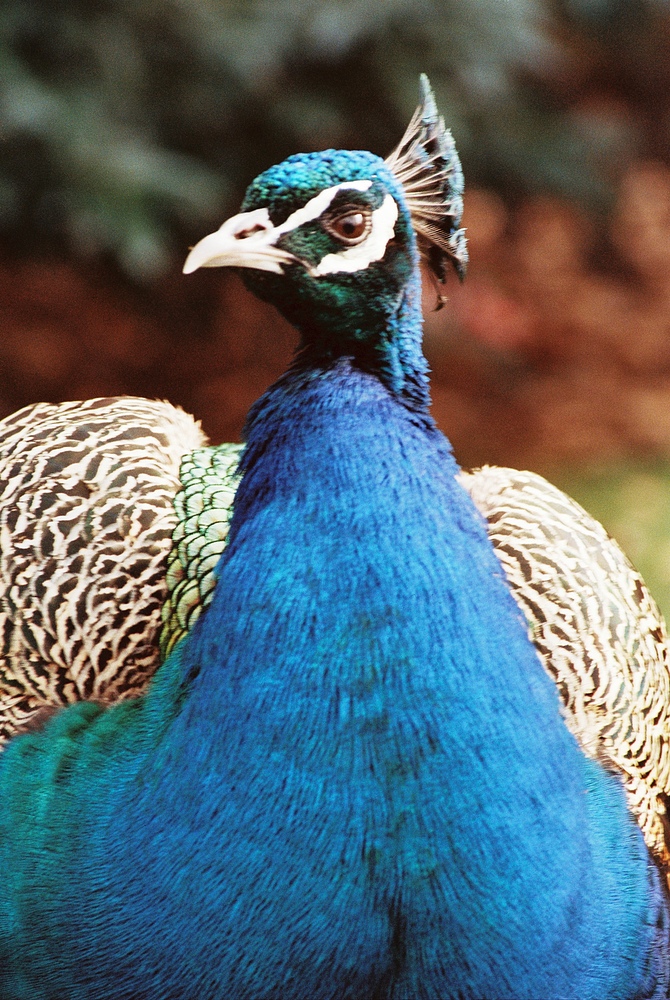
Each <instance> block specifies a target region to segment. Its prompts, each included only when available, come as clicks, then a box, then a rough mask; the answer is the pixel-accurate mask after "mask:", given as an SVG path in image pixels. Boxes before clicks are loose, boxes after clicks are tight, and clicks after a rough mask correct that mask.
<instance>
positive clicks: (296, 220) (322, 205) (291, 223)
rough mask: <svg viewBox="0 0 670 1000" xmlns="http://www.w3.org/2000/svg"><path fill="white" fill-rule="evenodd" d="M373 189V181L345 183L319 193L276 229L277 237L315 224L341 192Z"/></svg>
mask: <svg viewBox="0 0 670 1000" xmlns="http://www.w3.org/2000/svg"><path fill="white" fill-rule="evenodd" d="M371 187H372V181H344V182H343V183H342V184H335V185H334V186H333V187H329V188H325V190H323V191H319V193H318V194H317V195H315V196H314V197H313V198H310V200H309V201H308V202H307V204H306V205H303V206H302V208H298V209H296V211H295V212H293V213H292V215H289V217H288V219H287V220H286V222H282V224H281V225H280V226H277V228H276V229H275V234H276V236H281V235H282V234H283V233H290V232H291V231H292V230H293V229H297V228H298V226H304V225H305V224H306V223H307V222H313V221H314V219H318V218H319V216H320V215H323V213H324V212H325V211H326V209H327V208H330V203H331V201H332V200H333V198H334V197H335V195H336V194H339V193H340V191H367V190H368V189H369V188H371Z"/></svg>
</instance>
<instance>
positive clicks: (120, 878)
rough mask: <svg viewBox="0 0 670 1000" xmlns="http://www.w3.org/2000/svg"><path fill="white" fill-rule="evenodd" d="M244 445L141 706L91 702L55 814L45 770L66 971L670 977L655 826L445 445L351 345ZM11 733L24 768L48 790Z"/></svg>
mask: <svg viewBox="0 0 670 1000" xmlns="http://www.w3.org/2000/svg"><path fill="white" fill-rule="evenodd" d="M243 467H244V470H245V474H244V478H243V481H242V484H241V486H240V490H239V494H238V499H237V501H236V509H235V516H234V519H233V526H232V530H231V540H230V546H229V548H228V550H227V551H226V553H225V554H224V556H223V558H222V560H221V564H220V568H219V583H218V586H217V590H216V594H215V597H214V601H213V603H212V605H211V607H210V609H209V611H208V612H207V614H206V615H204V616H203V618H202V619H201V620H200V622H199V623H198V625H197V626H196V628H195V630H194V632H193V633H192V634H191V636H190V637H189V639H187V640H186V642H185V643H184V644H183V645H182V647H181V649H180V650H178V652H177V654H176V655H174V656H173V657H172V658H171V659H170V660H169V661H168V663H167V664H166V665H165V667H164V668H163V669H162V671H161V673H160V675H159V678H158V680H157V682H156V684H155V685H154V687H153V688H152V691H151V693H150V695H149V696H148V697H147V698H146V699H144V700H143V701H141V702H140V703H138V705H137V707H136V708H135V709H131V708H130V707H126V708H124V707H123V706H121V707H120V708H119V709H118V710H114V711H111V712H107V713H104V715H103V716H102V717H101V721H100V723H99V724H98V725H97V727H96V726H93V727H91V732H90V740H89V743H88V744H85V743H84V738H83V737H82V736H81V733H80V731H79V730H77V729H76V727H74V726H73V732H75V730H76V740H77V741H78V753H79V754H80V758H81V756H82V755H83V758H84V759H83V760H82V763H81V765H80V766H79V767H80V772H81V776H80V779H79V780H80V782H81V788H80V791H82V794H81V795H80V796H79V797H77V796H76V795H74V796H73V801H74V802H75V803H76V809H73V810H72V813H73V816H72V819H71V820H70V821H69V822H70V824H71V826H68V827H66V829H65V831H64V832H63V831H62V829H61V826H59V823H60V824H61V825H62V823H63V820H62V818H61V816H62V814H63V812H64V810H65V808H66V807H65V806H64V804H63V801H64V800H63V794H64V793H63V784H64V783H65V782H67V781H68V780H70V781H71V782H74V781H75V780H76V779H74V778H71V777H70V778H68V774H71V773H72V764H71V763H69V764H68V768H69V769H70V770H69V771H68V769H67V768H66V769H65V771H63V768H62V767H61V768H60V769H56V770H57V773H58V782H59V788H58V792H59V796H60V797H58V796H56V794H55V793H54V805H53V809H52V813H53V817H55V818H53V819H52V822H51V823H47V824H45V825H46V833H45V844H46V846H45V848H44V850H43V852H42V854H39V853H38V854H36V852H35V851H34V850H33V851H31V852H28V859H27V862H26V866H27V867H26V870H27V871H28V872H29V873H31V874H30V876H29V877H30V878H32V879H33V880H34V882H35V889H34V898H35V900H36V901H37V902H36V904H35V905H36V907H38V908H40V907H41V908H42V910H45V909H48V907H50V906H55V905H60V906H62V907H64V908H65V907H66V904H69V905H68V908H67V913H68V920H67V921H66V922H65V924H64V925H63V929H62V932H61V933H60V936H59V933H58V921H57V920H56V919H55V917H54V915H53V914H51V915H50V917H49V923H48V926H49V928H50V934H51V935H52V938H50V940H53V942H54V944H53V954H48V955H47V958H48V963H49V974H50V975H51V976H52V977H54V976H55V977H56V979H54V980H53V981H54V982H57V983H59V984H62V985H63V986H64V988H63V990H62V995H68V996H70V997H79V996H80V995H81V996H85V995H86V994H85V992H82V993H81V994H80V993H75V992H74V991H73V989H72V987H71V984H70V980H68V979H66V978H65V973H64V972H62V968H63V963H65V962H68V961H69V962H70V964H69V965H67V974H68V975H69V976H70V977H75V976H78V977H80V978H81V980H82V981H84V980H85V977H86V976H89V977H95V979H94V980H93V978H91V979H89V980H87V981H95V982H96V983H101V982H102V983H104V984H107V983H119V984H121V985H119V986H118V987H116V986H115V987H114V989H117V990H118V992H113V991H111V988H110V992H109V993H104V992H101V993H100V995H105V996H114V997H116V996H119V997H120V996H130V995H142V996H146V997H150V998H151V1000H154V998H156V1000H158V998H162V997H165V996H173V995H174V996H180V997H184V998H186V997H191V996H194V997H195V996H204V995H207V996H212V997H216V998H223V997H229V996H230V997H233V996H235V997H236V996H250V997H261V996H263V997H266V996H267V997H281V998H282V1000H300V998H303V997H305V996H309V997H311V998H314V1000H327V998H332V997H338V998H343V1000H347V998H348V1000H355V998H360V997H362V996H371V997H378V998H397V1000H399V998H401V997H427V998H428V997H431V998H440V1000H448V998H454V1000H455V998H462V997H467V998H471V1000H474V998H481V997H486V998H489V1000H497V998H509V997H515V998H519V1000H520V998H528V1000H536V998H538V997H546V998H560V997H579V998H580V1000H588V998H593V1000H596V998H601V1000H602V998H603V997H607V998H608V1000H623V998H629V1000H630V998H632V997H637V998H642V997H651V996H657V995H658V996H661V995H664V994H663V993H656V992H654V990H655V989H656V987H657V986H658V989H659V990H665V989H666V987H667V983H666V984H665V985H663V984H664V982H665V981H664V980H663V979H662V976H661V977H660V978H659V979H658V982H656V981H654V980H653V976H654V975H656V974H657V973H658V968H657V966H655V965H654V961H655V954H656V953H655V950H654V949H655V947H656V946H657V944H658V953H659V955H660V956H661V958H663V957H664V956H665V955H666V954H667V940H665V938H667V931H666V930H665V929H664V928H661V930H660V931H659V930H658V928H657V927H656V926H655V925H654V921H655V920H656V919H657V917H658V918H665V915H666V911H665V909H664V904H661V895H660V891H659V889H658V880H657V879H656V882H654V879H655V876H654V874H653V871H651V872H650V868H649V861H648V858H647V855H646V851H645V849H644V845H643V843H642V838H641V836H640V833H639V830H638V829H637V827H636V826H635V824H634V823H633V822H632V821H631V819H630V817H629V816H628V813H627V810H626V806H625V802H624V799H623V794H622V792H621V789H620V787H619V783H618V782H617V780H616V779H614V778H612V777H611V776H609V775H607V774H606V773H605V772H604V771H603V770H602V769H601V768H600V767H598V766H597V765H595V764H590V763H587V762H586V761H585V759H584V757H583V755H582V754H581V752H580V751H579V750H578V748H577V746H576V744H575V742H574V740H573V739H572V737H571V736H570V735H569V734H568V732H567V730H566V728H565V726H564V724H563V722H562V720H561V718H560V715H559V711H558V703H557V696H556V691H555V689H554V686H553V684H552V682H551V681H550V680H549V679H548V678H547V677H546V675H545V674H544V672H543V670H542V668H541V666H540V664H539V661H538V660H537V657H536V655H535V653H534V650H533V648H532V647H531V645H530V644H529V642H528V640H527V637H526V633H525V626H524V625H523V623H522V622H521V621H520V617H519V613H518V610H517V608H516V606H515V605H514V603H513V601H512V599H511V597H510V595H509V593H508V590H507V587H506V585H505V584H504V583H503V581H502V579H501V576H502V574H501V571H500V567H499V565H498V563H497V561H496V559H495V556H494V554H493V552H492V550H491V548H490V545H489V543H488V540H487V537H486V532H485V529H484V526H483V524H482V522H481V519H480V518H479V516H478V515H477V514H476V512H475V511H474V509H473V507H472V505H471V503H470V501H469V499H468V497H467V496H466V494H465V493H464V491H463V490H462V489H461V488H460V487H459V486H458V484H457V482H456V481H455V478H454V475H455V472H456V465H455V462H454V461H453V458H452V456H451V454H450V450H449V447H448V444H447V442H446V441H445V439H444V438H443V437H442V436H441V435H440V434H439V432H437V431H436V430H435V429H434V427H433V426H432V425H431V424H430V422H429V421H428V420H427V419H425V418H424V417H423V416H421V418H420V419H417V415H416V412H415V410H414V409H413V408H411V407H408V406H407V405H405V404H404V402H403V401H401V400H399V399H398V397H397V396H396V394H395V393H394V392H393V391H390V390H389V389H388V388H387V387H386V386H385V385H383V384H382V382H380V380H379V379H378V378H376V377H374V376H372V375H370V374H367V373H366V372H363V371H361V370H360V368H359V367H357V366H356V365H354V364H352V363H351V362H350V361H349V360H347V359H340V360H339V361H336V362H334V363H333V364H332V365H331V366H330V367H328V368H325V367H322V368H321V369H320V370H318V371H314V370H312V371H309V370H304V369H303V370H296V371H294V372H293V373H292V374H290V375H289V376H288V377H286V378H284V379H283V380H282V381H281V382H280V383H278V384H277V385H276V386H275V387H274V388H273V389H271V390H270V391H269V393H267V394H266V396H265V397H264V398H263V399H262V400H261V401H260V402H259V404H257V406H256V407H255V409H254V411H253V414H252V417H251V420H250V425H249V437H248V448H247V450H246V453H245V455H244V459H243ZM133 711H134V712H135V714H134V715H133V714H132V713H133ZM65 716H66V718H67V717H68V716H71V717H74V713H65ZM115 719H121V720H122V723H123V725H121V724H119V723H118V722H117V723H115V722H114V720H115ZM60 724H61V725H62V726H65V724H66V723H65V722H63V723H60ZM115 726H116V728H115ZM105 727H106V728H105ZM47 735H49V733H48V731H47ZM73 738H74V737H73ZM21 742H22V741H18V742H17V750H16V752H15V753H14V754H13V756H12V753H13V750H14V748H12V749H10V751H8V753H7V762H9V763H8V764H7V766H11V761H12V760H13V761H14V763H15V770H14V772H11V775H12V782H13V784H12V787H16V788H19V787H20V789H21V796H22V799H21V801H22V802H25V797H26V796H27V795H29V794H30V792H29V789H30V787H32V786H31V783H32V784H33V785H35V786H36V788H37V789H38V791H37V792H36V794H38V795H39V796H40V797H39V803H40V806H39V807H40V809H41V810H42V813H43V814H44V813H45V812H47V813H48V810H49V806H48V803H47V802H46V800H45V789H44V782H40V781H38V780H37V778H36V777H35V775H36V774H38V773H39V767H40V762H39V757H35V755H34V754H33V755H31V754H29V753H25V754H24V756H23V758H20V753H21V749H20V747H19V744H21ZM52 742H53V741H52ZM82 743H84V749H83V750H82ZM61 745H62V742H61ZM115 746H118V747H120V749H118V748H117V749H115ZM87 747H88V749H87ZM86 753H88V758H86ZM22 760H23V761H25V768H24V770H23V771H21V770H20V767H21V763H22ZM68 760H69V758H68ZM75 770H76V769H75ZM6 773H7V772H5V774H6ZM5 780H6V779H5ZM84 790H85V794H84ZM1 791H2V789H0V792H1ZM587 793H588V794H587ZM87 799H88V802H89V805H88V807H87ZM90 803H93V805H90ZM22 809H23V811H24V812H25V811H26V810H25V805H23V806H22ZM28 812H29V810H28ZM75 813H76V815H75ZM79 830H81V831H84V832H83V833H81V834H79V833H76V835H75V832H74V831H79ZM59 833H60V834H61V836H60V837H58V834H59ZM22 836H23V837H25V836H27V835H26V833H25V831H17V835H16V841H15V843H14V849H15V850H16V852H17V854H18V853H19V851H20V846H19V845H20V844H21V843H22V841H21V837H22ZM54 838H56V840H55V841H54ZM54 842H57V843H60V844H65V845H67V847H68V848H69V849H70V850H71V851H72V855H71V856H67V853H66V851H65V849H63V850H61V851H60V853H58V854H57V865H55V866H54V868H55V874H53V875H52V878H51V881H50V880H49V878H47V877H46V876H45V874H44V872H42V871H40V870H38V871H37V872H35V871H34V868H33V867H31V866H34V864H35V857H36V856H38V857H46V858H47V859H48V858H49V857H53V853H54V852H53V850H52V844H53V843H54ZM72 843H80V844H81V846H80V847H79V852H78V853H77V851H75V850H74V848H73V847H72ZM5 860H6V859H5V858H4V855H2V853H1V852H0V868H1V866H2V863H3V861H5ZM44 864H45V865H47V864H48V861H45V862H44ZM26 878H28V876H26ZM650 878H651V887H650ZM53 883H56V888H54V885H53ZM22 885H23V883H22ZM45 885H47V886H49V887H50V889H49V891H45V888H44V887H45ZM91 887H92V888H91ZM100 887H104V890H105V893H106V896H105V908H104V912H103V913H102V914H101V913H100V908H99V904H98V896H97V895H96V890H99V888H100ZM23 893H24V894H23V897H22V899H23V900H24V903H23V904H22V905H24V906H26V907H27V903H26V902H25V900H26V899H27V898H28V896H27V894H26V892H25V886H24V888H23ZM54 900H56V901H57V902H56V903H54ZM114 904H116V905H114ZM17 919H18V917H17V916H16V914H15V913H12V920H13V921H15V922H16V920H17ZM34 919H35V917H34V914H33V920H34ZM46 920H47V918H46V917H45V918H44V921H43V922H45V921H46ZM38 926H40V925H39V922H38ZM91 928H93V930H94V932H95V933H93V937H91V935H92V931H91ZM157 931H158V932H159V933H157ZM96 933H97V935H98V937H96ZM662 934H664V935H665V938H664V940H663V946H662V947H661V945H660V944H659V942H658V940H657V939H658V937H659V935H662ZM15 939H16V935H15ZM108 940H113V941H115V942H116V941H125V940H128V942H130V941H132V954H133V956H134V959H133V962H132V963H130V962H129V963H128V964H127V965H123V966H122V967H121V968H119V964H118V962H117V961H116V958H117V954H116V951H115V949H114V948H112V949H109V948H108V947H107V946H106V944H105V942H107V941H108ZM14 947H16V946H15V945H14ZM663 948H665V949H666V950H665V951H663ZM0 952H1V949H0ZM15 953H16V956H17V958H16V962H17V967H18V964H20V965H21V968H22V969H26V968H27V969H33V968H35V963H36V962H37V964H39V962H40V961H44V962H45V963H46V962H47V959H44V960H42V959H41V958H39V957H38V958H36V957H35V955H34V954H31V955H27V954H23V952H20V951H19V950H17V951H16V952H15ZM66 954H67V955H71V956H72V958H71V960H70V959H68V958H66V957H64V956H66ZM136 956H141V962H137V961H135V957H136ZM2 958H3V955H2V954H1V953H0V963H1V960H2ZM28 958H30V962H29V961H27V959H28ZM31 962H32V964H31ZM22 974H28V973H22ZM659 975H660V974H659ZM58 976H61V977H62V979H58ZM133 976H135V977H136V978H135V979H134V978H133ZM78 981H79V980H77V982H78ZM193 983H195V984H196V987H197V988H196V991H195V992H193V989H194V988H193V986H192V984H193ZM659 983H660V985H659ZM186 984H189V986H188V988H187V985H186ZM65 986H67V987H68V988H67V989H65ZM140 987H141V989H140ZM133 988H136V989H139V993H138V994H134V993H133V992H132V990H133ZM54 989H55V987H54ZM123 989H125V990H126V992H122V990H123ZM197 990H199V991H200V992H197ZM12 995H14V994H12ZM17 995H18V994H17ZM20 995H21V996H23V994H20ZM27 995H28V994H26V996H27ZM55 995H57V994H56V992H54V996H55ZM58 995H61V994H58Z"/></svg>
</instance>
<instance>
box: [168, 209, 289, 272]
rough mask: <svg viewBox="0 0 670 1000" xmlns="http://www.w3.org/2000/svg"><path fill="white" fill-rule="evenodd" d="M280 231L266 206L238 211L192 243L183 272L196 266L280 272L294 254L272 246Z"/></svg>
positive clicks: (195, 268)
mask: <svg viewBox="0 0 670 1000" xmlns="http://www.w3.org/2000/svg"><path fill="white" fill-rule="evenodd" d="M281 234H282V230H281V228H278V227H275V226H274V225H273V224H272V222H271V221H270V216H269V214H268V210H267V208H257V209H255V210H254V211H253V212H240V214H239V215H234V216H233V217H232V218H231V219H228V220H227V221H226V222H224V223H223V225H222V226H221V228H220V229H217V231H216V232H215V233H210V235H209V236H205V237H204V239H202V240H200V242H199V243H196V245H195V246H194V247H193V249H192V250H191V252H190V253H189V255H188V257H187V258H186V262H185V264H184V274H191V273H192V272H193V271H197V269H198V268H199V267H252V268H256V269H257V270H259V271H274V272H275V273H276V274H283V267H282V265H283V264H290V263H291V262H294V261H295V260H296V258H295V257H294V256H293V254H291V253H289V252H288V251H287V250H282V249H281V248H280V247H277V246H275V243H276V241H277V240H278V239H279V237H280V236H281Z"/></svg>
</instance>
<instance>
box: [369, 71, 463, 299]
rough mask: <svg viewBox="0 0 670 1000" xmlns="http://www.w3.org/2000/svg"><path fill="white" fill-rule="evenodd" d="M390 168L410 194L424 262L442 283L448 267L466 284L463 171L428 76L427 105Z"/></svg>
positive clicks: (418, 113)
mask: <svg viewBox="0 0 670 1000" xmlns="http://www.w3.org/2000/svg"><path fill="white" fill-rule="evenodd" d="M386 165H387V166H388V167H389V169H390V170H391V171H392V172H393V173H394V174H395V176H396V177H397V179H398V180H399V181H400V183H401V184H402V186H403V189H404V191H405V199H406V201H407V207H408V208H409V211H410V215H411V217H412V224H413V226H414V229H415V231H416V234H417V239H418V243H419V250H420V252H421V256H422V258H423V259H424V260H425V261H426V263H427V264H428V265H429V267H430V268H431V269H432V270H433V272H434V273H435V275H436V277H437V279H438V281H444V280H445V278H446V265H447V262H450V263H451V264H452V265H453V267H454V268H455V270H456V273H457V274H458V276H459V278H461V280H462V279H463V277H464V276H465V269H466V267H467V263H468V250H467V242H466V239H465V230H464V229H459V226H460V222H461V216H462V214H463V171H462V170H461V161H460V160H459V158H458V153H457V152H456V145H455V143H454V140H453V137H452V135H451V132H450V131H449V129H448V128H446V127H445V124H444V119H443V118H442V117H441V116H440V115H439V114H438V111H437V107H436V105H435V97H434V96H433V91H432V90H431V86H430V83H429V82H428V77H427V76H426V74H425V73H422V74H421V103H420V104H419V107H418V108H417V109H416V111H415V112H414V115H413V116H412V120H411V122H410V123H409V125H408V126H407V131H406V132H405V134H404V136H403V137H402V139H401V140H400V143H399V145H398V146H397V147H396V148H395V149H394V150H393V152H392V153H391V155H390V156H388V157H387V158H386Z"/></svg>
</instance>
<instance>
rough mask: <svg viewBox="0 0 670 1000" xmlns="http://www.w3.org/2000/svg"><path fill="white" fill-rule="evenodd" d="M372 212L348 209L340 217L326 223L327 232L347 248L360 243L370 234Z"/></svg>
mask: <svg viewBox="0 0 670 1000" xmlns="http://www.w3.org/2000/svg"><path fill="white" fill-rule="evenodd" d="M370 221H371V216H370V212H366V211H364V210H363V211H361V209H355V210H353V209H348V210H347V211H346V212H342V213H341V214H340V215H337V216H335V217H334V218H332V219H327V220H326V221H325V222H324V228H325V229H326V231H327V232H329V233H330V234H331V236H334V237H335V239H337V240H339V241H340V243H346V244H347V246H354V245H355V244H356V243H360V242H361V241H362V240H364V239H365V237H366V236H367V235H368V233H369V232H370Z"/></svg>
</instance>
